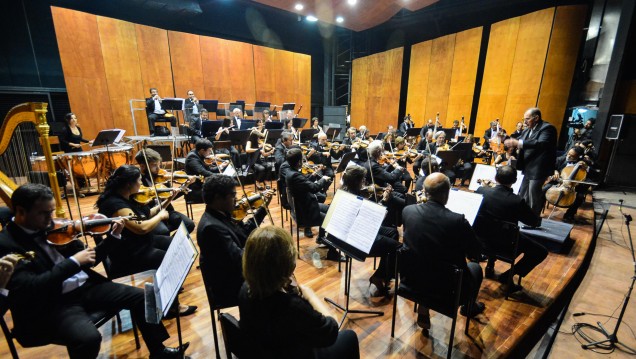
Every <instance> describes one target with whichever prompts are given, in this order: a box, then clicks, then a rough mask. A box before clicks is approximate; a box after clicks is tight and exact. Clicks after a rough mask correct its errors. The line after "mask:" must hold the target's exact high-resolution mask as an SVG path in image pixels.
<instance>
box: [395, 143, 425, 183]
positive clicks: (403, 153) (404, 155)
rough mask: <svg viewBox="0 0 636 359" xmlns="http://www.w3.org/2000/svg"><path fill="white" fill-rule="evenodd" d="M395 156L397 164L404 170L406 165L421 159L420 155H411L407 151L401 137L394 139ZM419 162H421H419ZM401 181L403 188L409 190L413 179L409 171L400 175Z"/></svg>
mask: <svg viewBox="0 0 636 359" xmlns="http://www.w3.org/2000/svg"><path fill="white" fill-rule="evenodd" d="M394 151H395V156H396V159H397V164H398V165H400V166H402V167H404V168H406V166H407V164H408V163H413V162H415V161H418V160H420V159H421V158H422V154H421V153H417V154H415V153H413V154H411V153H410V152H409V151H408V147H406V141H405V140H404V137H402V136H398V137H397V138H396V139H395V148H394ZM420 162H421V161H420ZM402 181H403V182H404V187H406V188H407V189H408V188H411V183H412V182H413V177H411V174H410V173H409V171H404V172H403V173H402Z"/></svg>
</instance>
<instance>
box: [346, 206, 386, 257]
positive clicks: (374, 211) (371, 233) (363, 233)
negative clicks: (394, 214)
mask: <svg viewBox="0 0 636 359" xmlns="http://www.w3.org/2000/svg"><path fill="white" fill-rule="evenodd" d="M385 215H386V208H384V207H383V206H381V205H379V204H377V203H373V202H371V201H362V206H361V207H360V211H359V212H358V216H357V217H356V219H355V221H354V222H353V225H352V226H351V230H350V231H349V235H348V236H347V239H346V242H347V243H349V244H351V245H352V246H354V247H355V248H357V249H359V250H361V251H363V252H364V253H366V254H369V252H370V251H371V246H373V242H375V237H376V236H377V234H378V231H379V230H380V226H381V225H382V221H383V220H384V216H385Z"/></svg>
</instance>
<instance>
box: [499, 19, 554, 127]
mask: <svg viewBox="0 0 636 359" xmlns="http://www.w3.org/2000/svg"><path fill="white" fill-rule="evenodd" d="M553 18H554V8H549V9H544V10H541V11H535V12H533V13H530V14H527V15H524V16H521V19H520V23H519V35H518V36H517V46H516V50H515V53H514V62H513V65H512V71H511V74H510V85H509V88H508V96H507V98H506V109H505V111H504V115H503V117H502V118H501V121H500V123H501V125H502V126H503V127H504V128H505V129H506V130H507V131H512V130H514V128H515V124H516V123H517V122H519V120H520V119H521V118H523V114H524V112H525V111H526V110H527V109H528V108H530V107H534V106H536V104H537V98H538V96H539V87H540V86H541V78H542V75H543V67H544V64H545V59H546V55H547V52H548V43H549V41H550V31H551V29H552V20H553Z"/></svg>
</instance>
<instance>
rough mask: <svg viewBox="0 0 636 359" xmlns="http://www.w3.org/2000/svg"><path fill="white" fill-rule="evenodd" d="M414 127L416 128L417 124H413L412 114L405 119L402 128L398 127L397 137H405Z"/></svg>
mask: <svg viewBox="0 0 636 359" xmlns="http://www.w3.org/2000/svg"><path fill="white" fill-rule="evenodd" d="M413 127H415V124H414V123H413V120H412V119H411V114H410V113H409V114H408V115H406V116H405V117H404V121H403V122H402V123H401V124H400V126H398V130H397V135H398V136H402V137H404V136H406V131H408V130H409V129H410V128H413Z"/></svg>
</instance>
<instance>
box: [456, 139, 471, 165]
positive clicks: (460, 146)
mask: <svg viewBox="0 0 636 359" xmlns="http://www.w3.org/2000/svg"><path fill="white" fill-rule="evenodd" d="M451 150H453V151H459V152H460V153H461V155H460V156H461V159H462V160H463V161H467V160H470V153H471V152H472V151H473V144H472V143H465V142H458V143H457V144H456V145H455V146H453V147H451Z"/></svg>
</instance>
